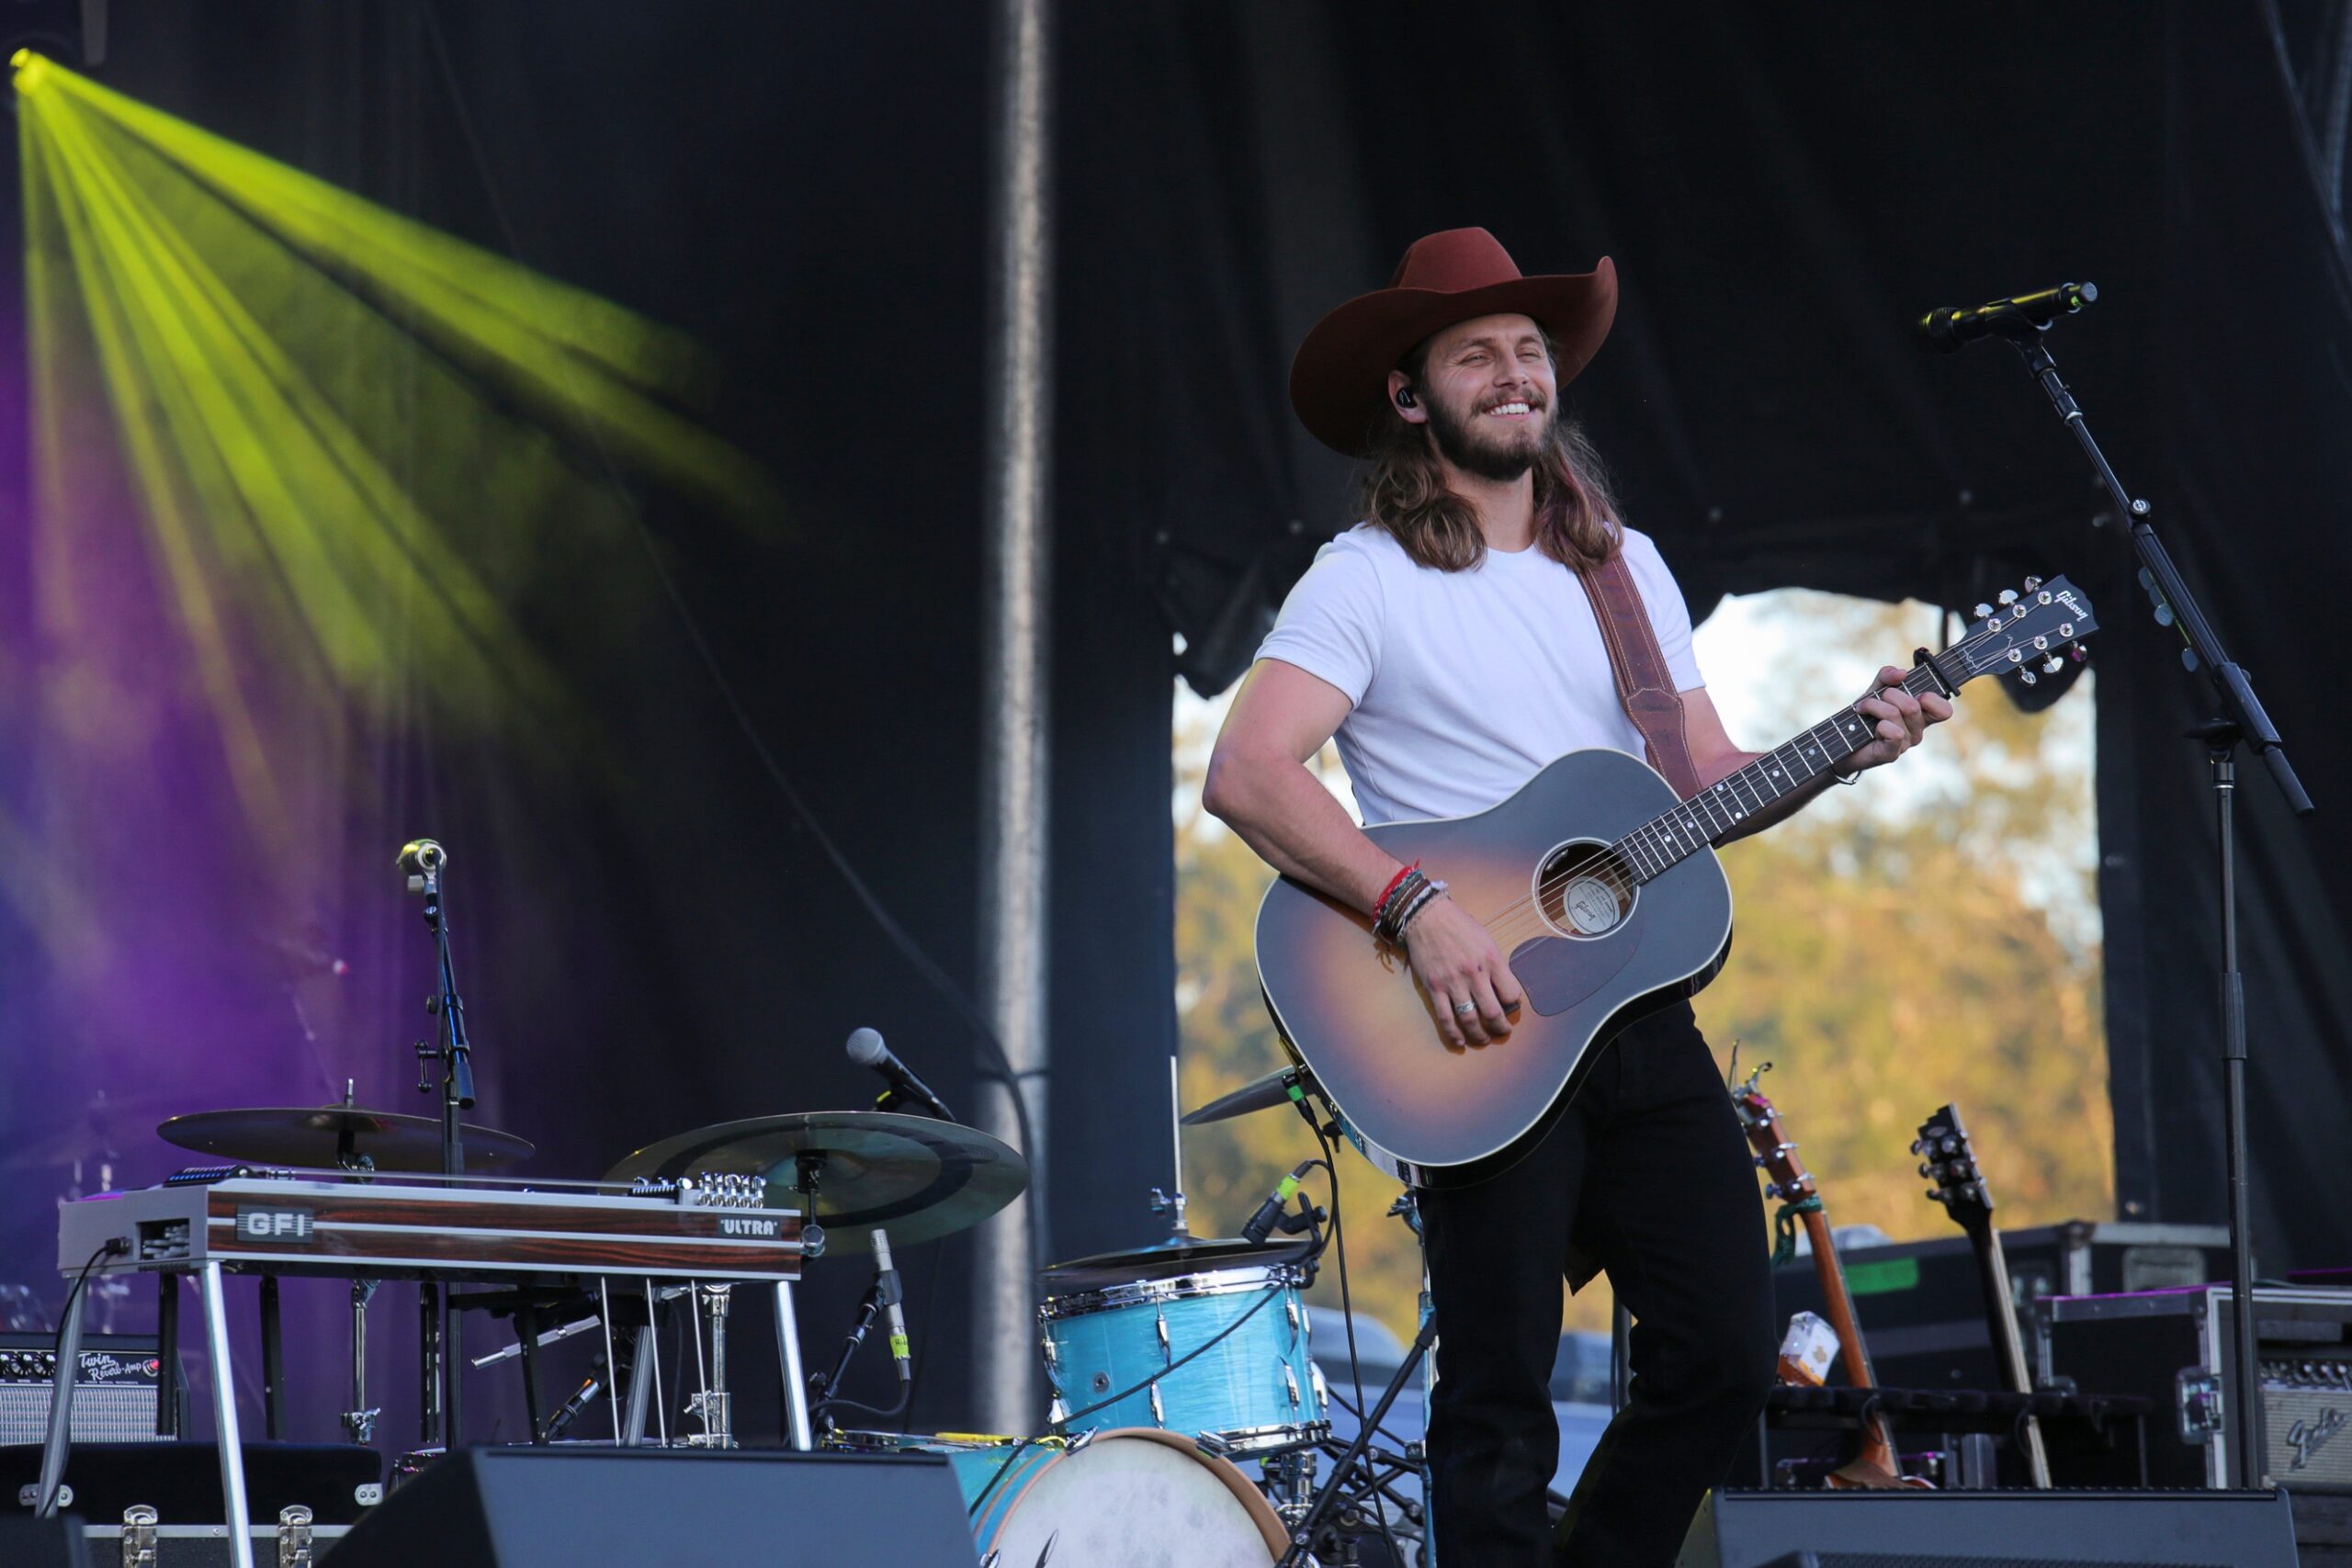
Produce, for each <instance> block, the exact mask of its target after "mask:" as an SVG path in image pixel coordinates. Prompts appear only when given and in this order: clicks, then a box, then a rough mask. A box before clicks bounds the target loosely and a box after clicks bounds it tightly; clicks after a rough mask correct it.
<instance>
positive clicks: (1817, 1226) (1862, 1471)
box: [1731, 1062, 1928, 1491]
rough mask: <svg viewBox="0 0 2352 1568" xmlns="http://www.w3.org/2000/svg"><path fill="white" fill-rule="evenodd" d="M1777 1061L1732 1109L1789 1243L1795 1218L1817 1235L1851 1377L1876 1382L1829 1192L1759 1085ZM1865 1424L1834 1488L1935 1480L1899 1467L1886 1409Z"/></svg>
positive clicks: (1868, 1414)
mask: <svg viewBox="0 0 2352 1568" xmlns="http://www.w3.org/2000/svg"><path fill="white" fill-rule="evenodd" d="M1771 1066H1772V1064H1771V1063H1770V1062H1766V1063H1765V1064H1763V1066H1759V1067H1758V1068H1757V1069H1756V1070H1755V1071H1754V1072H1752V1073H1750V1074H1748V1075H1747V1082H1746V1083H1744V1084H1742V1085H1740V1086H1739V1087H1738V1088H1737V1089H1733V1090H1732V1091H1731V1103H1732V1109H1733V1110H1735V1111H1737V1112H1738V1113H1739V1124H1740V1128H1741V1130H1742V1131H1743V1132H1745V1133H1746V1134H1747V1142H1748V1145H1749V1146H1750V1147H1752V1148H1754V1149H1755V1151H1756V1163H1757V1165H1758V1166H1759V1167H1761V1168H1763V1170H1764V1172H1765V1174H1766V1175H1768V1176H1770V1178H1771V1185H1770V1187H1767V1188H1766V1189H1765V1194H1766V1196H1768V1197H1774V1198H1778V1199H1780V1200H1781V1213H1780V1215H1779V1218H1778V1219H1777V1220H1776V1222H1775V1224H1774V1228H1775V1229H1776V1230H1779V1231H1781V1233H1782V1235H1783V1237H1784V1241H1783V1246H1784V1247H1787V1248H1789V1249H1790V1250H1793V1249H1794V1247H1795V1235H1794V1233H1795V1226H1796V1224H1799V1223H1802V1224H1804V1231H1805V1235H1807V1236H1808V1237H1809V1238H1810V1239H1811V1240H1812V1243H1813V1267H1814V1272H1815V1276H1816V1277H1817V1278H1818V1279H1819V1280H1820V1281H1821V1299H1822V1301H1823V1302H1824V1303H1826V1305H1827V1310H1828V1314H1829V1325H1830V1326H1831V1327H1832V1328H1834V1329H1836V1330H1837V1331H1838V1359H1840V1360H1841V1361H1842V1362H1843V1363H1844V1365H1845V1368H1846V1379H1847V1381H1848V1382H1851V1383H1852V1384H1853V1385H1854V1386H1855V1387H1856V1388H1872V1389H1874V1388H1876V1387H1877V1386H1878V1380H1877V1378H1876V1377H1875V1376H1873V1375H1872V1373H1871V1358H1870V1352H1869V1351H1868V1350H1867V1349H1865V1348H1863V1345H1862V1328H1861V1324H1860V1321H1859V1320H1858V1319H1857V1318H1856V1317H1855V1315H1854V1298H1853V1296H1852V1295H1851V1293H1849V1292H1848V1291H1847V1289H1846V1270H1845V1269H1844V1268H1843V1266H1841V1265H1840V1264H1839V1263H1838V1248H1837V1247H1836V1245H1835V1244H1834V1243H1833V1242H1832V1241H1831V1239H1830V1235H1829V1213H1828V1211H1827V1210H1826V1209H1825V1208H1824V1207H1823V1206H1822V1202H1821V1192H1820V1190H1819V1189H1818V1188H1817V1187H1815V1184H1814V1179H1813V1174H1812V1173H1811V1172H1810V1171H1808V1170H1806V1169H1805V1168H1804V1162H1803V1161H1801V1160H1799V1159H1798V1158H1797V1145H1796V1143H1795V1141H1794V1140H1793V1139H1792V1138H1791V1137H1790V1136H1789V1134H1788V1131H1787V1129H1786V1128H1784V1127H1783V1126H1782V1125H1781V1113H1780V1111H1778V1110H1776V1109H1774V1107H1773V1104H1772V1102H1771V1101H1770V1100H1768V1099H1766V1098H1765V1095H1764V1091H1763V1090H1762V1089H1759V1088H1758V1087H1757V1080H1758V1079H1759V1078H1761V1077H1763V1076H1764V1074H1765V1073H1766V1072H1767V1071H1768V1070H1769V1069H1770V1067H1771ZM1860 1431H1861V1448H1860V1451H1859V1452H1857V1453H1856V1454H1855V1456H1854V1458H1853V1460H1852V1461H1850V1462H1849V1463H1847V1464H1845V1465H1842V1466H1840V1467H1839V1468H1838V1470H1836V1471H1833V1472H1831V1473H1830V1476H1829V1484H1830V1486H1831V1487H1832V1488H1834V1489H1837V1490H1840V1491H1844V1490H1860V1489H1874V1490H1875V1489H1886V1488H1892V1487H1897V1486H1917V1487H1925V1486H1926V1485H1927V1484H1928V1483H1926V1482H1924V1481H1921V1480H1917V1479H1916V1478H1914V1477H1911V1476H1906V1475H1904V1474H1902V1473H1901V1472H1900V1470H1899V1469H1898V1468H1897V1465H1896V1462H1895V1453H1894V1429H1893V1427H1890V1426H1889V1425H1888V1423H1887V1419H1886V1417H1885V1416H1883V1415H1882V1414H1880V1413H1879V1412H1878V1411H1877V1410H1875V1409H1871V1408H1865V1409H1864V1410H1863V1412H1862V1415H1861V1417H1860Z"/></svg>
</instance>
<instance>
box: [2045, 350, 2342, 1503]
mask: <svg viewBox="0 0 2352 1568" xmlns="http://www.w3.org/2000/svg"><path fill="white" fill-rule="evenodd" d="M2044 330H2046V329H2044V328H2041V327H2036V326H2031V325H2030V324H2027V325H2022V326H2020V327H2018V328H2017V329H2016V330H2014V331H2005V335H2007V336H2008V337H2009V341H2010V342H2011V343H2012V344H2015V345H2016V348H2017V351H2018V354H2019V355H2022V356H2023V357H2024V359H2025V364H2026V368H2027V370H2028V371H2030V372H2031V374H2032V376H2033V378H2034V379H2035V380H2036V381H2038V382H2040V383H2041V389H2042V391H2043V392H2045V393H2047V394H2048V395H2049V398H2050V404H2051V407H2052V408H2054V409H2056V410H2057V411H2058V417H2059V418H2060V419H2062V420H2064V421H2065V422H2066V424H2067V427H2068V428H2069V429H2071V430H2073V431H2074V433H2075V440H2076V441H2077V442H2078V443H2080V444H2081V446H2082V448H2083V452H2084V455H2085V456H2086V457H2089V458H2090V460H2091V467H2093V468H2096V469H2098V477H2099V480H2100V482H2101V483H2103V484H2105V485H2106V486H2107V491H2108V493H2109V495H2111V496H2113V497H2114V498H2115V504H2116V505H2117V506H2118V507H2119V508H2120V509H2121V515H2122V516H2123V517H2124V518H2126V519H2127V520H2128V521H2129V523H2130V526H2131V548H2132V550H2133V551H2134V552H2135V553H2136V554H2137V555H2138V556H2139V558H2140V583H2141V586H2143V588H2145V589H2146V590H2147V591H2148V597H2149V598H2150V599H2151V600H2152V601H2154V604H2155V615H2156V624H2157V625H2159V626H2178V627H2179V628H2180V633H2181V637H2182V638H2183V640H2184V641H2185V642H2186V643H2187V644H2188V646H2187V648H2185V649H2183V650H2182V652H2181V656H2180V657H2181V662H2182V664H2184V665H2185V666H2187V667H2188V669H2189V670H2190V671H2198V670H2200V669H2201V670H2202V671H2204V673H2205V675H2206V677H2207V679H2208V680H2209V681H2211V683H2212V687H2213V694H2214V699H2215V702H2216V704H2217V705H2218V706H2219V708H2220V710H2221V711H2220V714H2219V716H2217V717H2215V718H2213V719H2211V720H2209V721H2208V722H2206V723H2204V724H2200V725H2199V726H2198V727H2197V728H2194V729H2192V730H2190V731H2188V735H2189V738H2190V739H2194V740H2196V741H2197V742H2198V743H2199V746H2200V747H2202V748H2203V750H2204V752H2205V756H2206V761H2208V762H2209V763H2210V764H2211V768H2212V776H2213V807H2214V821H2215V823H2216V825H2217V827H2218V828H2219V829H2220V835H2221V873H2222V887H2221V904H2222V908H2221V929H2222V975H2221V980H2222V984H2221V998H2222V1097H2223V1134H2222V1136H2223V1142H2224V1151H2223V1158H2224V1160H2225V1162H2226V1163H2227V1165H2228V1168H2229V1184H2230V1313H2231V1319H2232V1322H2231V1329H2232V1333H2231V1344H2232V1356H2231V1360H2232V1368H2233V1376H2232V1378H2231V1379H2230V1381H2229V1382H2228V1383H2227V1384H2226V1385H2225V1386H2227V1387H2229V1388H2230V1389H2231V1390H2232V1393H2231V1399H2230V1479H2231V1481H2232V1483H2234V1484H2235V1485H2238V1486H2242V1487H2251V1486H2255V1485H2257V1484H2259V1483H2260V1481H2261V1476H2262V1461H2261V1455H2262V1452H2263V1449H2262V1428H2261V1417H2262V1402H2261V1397H2260V1390H2259V1385H2258V1384H2257V1383H2256V1372H2255V1320H2254V1243H2253V1237H2252V1235H2251V1222H2250V1220H2249V1218H2248V1213H2247V1201H2248V1188H2247V1181H2246V1163H2245V1067H2246V1043H2245V986H2244V984H2243V982H2242V980H2241V978H2240V976H2239V974H2238V923H2237V868H2236V845H2235V841H2234V840H2233V823H2232V820H2231V818H2232V804H2233V796H2234V795H2235V793H2236V789H2237V761H2236V758H2237V749H2238V747H2239V746H2240V745H2241V744H2245V745H2250V746H2252V747H2253V748H2254V750H2255V754H2256V756H2258V757H2260V758H2261V759H2262V761H2263V762H2264V763H2265V765H2267V767H2268V768H2269V770H2270V776H2271V777H2272V778H2273V779H2274V780H2276V781H2277V783H2278V789H2279V792H2280V793H2281V794H2282V795H2285V796H2286V797H2287V805H2288V807H2289V808H2290V809H2291V810H2292V811H2293V812H2294V813H2295V815H2296V816H2298V817H2307V816H2309V815H2311V811H2312V800H2311V796H2310V795H2305V794H2304V793H2303V786H2302V782H2301V780H2299V779H2298V778H2296V777H2295V770H2294V769H2293V768H2292V767H2290V765H2289V764H2288V761H2287V752H2286V750H2285V748H2284V746H2283V745H2281V743H2280V741H2279V739H2278V730H2277V729H2276V728H2273V727H2272V725H2271V723H2270V716H2269V715H2267V714H2266V713H2264V712H2263V711H2262V703H2261V700H2260V699H2259V698H2257V697H2256V695H2255V694H2254V683H2253V682H2252V681H2251V680H2249V679H2248V678H2247V676H2246V672H2245V670H2244V669H2243V668H2242V667H2241V666H2239V665H2237V664H2235V663H2233V662H2232V661H2231V659H2230V656H2229V655H2228V654H2227V653H2226V652H2224V651H2223V650H2222V643H2221V639H2220V638H2219V637H2216V636H2215V635H2214V634H2213V628H2212V626H2211V623H2210V622H2208V621H2207V620H2206V619H2205V615H2204V613H2203V612H2202V611H2201V610H2199V608H2198V606H2197V601H2196V599H2195V598H2194V597H2192V596H2191V595H2190V593H2189V592H2188V583H2186V582H2184V581H2181V576H2180V573H2179V571H2178V570H2177V569H2176V568H2175V567H2174V566H2173V563H2172V557H2171V556H2170V555H2168V554H2167V553H2165V547H2164V541H2163V540H2161V539H2159V538H2157V537H2156V531H2155V529H2154V526H2153V525H2150V523H2149V522H2148V513H2149V511H2150V508H2149V505H2148V503H2147V502H2145V501H2139V500H2134V499H2133V498H2132V496H2131V493H2130V492H2129V491H2126V490H2125V489H2124V488H2123V481H2122V480H2121V479H2118V478H2116V475H2115V470H2114V469H2113V468H2110V467H2109V465H2108V461H2107V457H2106V455H2105V454H2104V453H2102V452H2100V451H2099V449H2098V442H2096V441H2094V440H2092V439H2091V432H2090V425H2089V423H2087V422H2086V420H2085V419H2084V418H2083V411H2082V409H2081V408H2080V407H2079V406H2078V405H2077V404H2076V403H2075V398H2074V394H2073V393H2071V392H2069V391H2068V390H2067V389H2066V383H2065V382H2064V381H2062V380H2060V379H2059V378H2058V367H2057V365H2056V363H2055V362H2053V361H2052V359H2051V357H2050V351H2049V349H2047V348H2046V347H2044V346H2043V345H2042V341H2041V334H2042V332H2043V331H2044Z"/></svg>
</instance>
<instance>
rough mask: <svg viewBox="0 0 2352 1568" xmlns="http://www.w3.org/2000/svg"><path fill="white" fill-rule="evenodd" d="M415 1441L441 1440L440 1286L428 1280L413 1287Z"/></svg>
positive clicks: (430, 1443) (422, 1443)
mask: <svg viewBox="0 0 2352 1568" xmlns="http://www.w3.org/2000/svg"><path fill="white" fill-rule="evenodd" d="M416 1314H417V1325H416V1359H417V1363H418V1365H417V1372H418V1378H419V1382H418V1386H417V1404H416V1409H417V1421H416V1426H417V1434H416V1437H417V1444H418V1446H419V1447H421V1448H428V1449H429V1448H432V1447H433V1446H435V1444H437V1443H439V1442H440V1441H441V1287H440V1286H438V1285H436V1284H435V1283H434V1282H433V1281H432V1280H424V1282H423V1283H421V1284H419V1285H418V1286H417V1287H416Z"/></svg>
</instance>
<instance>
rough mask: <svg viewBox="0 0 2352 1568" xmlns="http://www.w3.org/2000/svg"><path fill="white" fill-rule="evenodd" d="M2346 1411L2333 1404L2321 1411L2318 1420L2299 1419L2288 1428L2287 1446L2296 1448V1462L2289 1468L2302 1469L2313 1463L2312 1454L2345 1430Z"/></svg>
mask: <svg viewBox="0 0 2352 1568" xmlns="http://www.w3.org/2000/svg"><path fill="white" fill-rule="evenodd" d="M2345 1420H2346V1416H2345V1415H2344V1412H2343V1411H2341V1410H2337V1409H2335V1407H2333V1406H2330V1407H2329V1408H2328V1409H2325V1410H2323V1411H2321V1412H2320V1413H2319V1419H2318V1420H2316V1421H2298V1422H2296V1423H2295V1424H2294V1425H2293V1426H2291V1427H2288V1428H2287V1446H2288V1447H2289V1448H2290V1449H2292V1450H2295V1462H2294V1463H2292V1464H2290V1465H2289V1466H2288V1467H2287V1468H2288V1469H2289V1470H2301V1469H2302V1468H2303V1467H2304V1466H2305V1465H2307V1464H2309V1463H2311V1461H2312V1455H2313V1454H2315V1453H2317V1452H2319V1450H2321V1449H2323V1448H2324V1447H2326V1446H2327V1441H2328V1439H2329V1438H2333V1437H2335V1434H2336V1433H2338V1432H2341V1431H2342V1430H2344V1424H2345Z"/></svg>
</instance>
